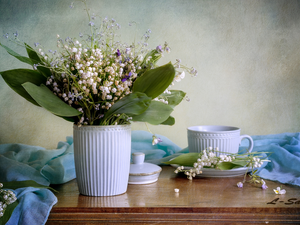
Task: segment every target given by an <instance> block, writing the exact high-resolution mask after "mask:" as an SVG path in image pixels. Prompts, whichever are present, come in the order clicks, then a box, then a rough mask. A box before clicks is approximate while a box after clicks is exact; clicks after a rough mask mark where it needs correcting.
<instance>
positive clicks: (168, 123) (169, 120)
mask: <svg viewBox="0 0 300 225" xmlns="http://www.w3.org/2000/svg"><path fill="white" fill-rule="evenodd" d="M161 124H162V125H170V126H172V125H174V124H175V118H174V117H173V116H169V118H168V119H166V120H165V121H164V122H162V123H161Z"/></svg>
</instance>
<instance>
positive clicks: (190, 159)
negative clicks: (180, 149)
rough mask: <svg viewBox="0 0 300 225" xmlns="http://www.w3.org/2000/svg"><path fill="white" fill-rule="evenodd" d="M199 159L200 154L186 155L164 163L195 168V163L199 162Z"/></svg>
mask: <svg viewBox="0 0 300 225" xmlns="http://www.w3.org/2000/svg"><path fill="white" fill-rule="evenodd" d="M198 157H199V153H186V154H182V155H180V156H177V157H176V158H174V159H172V160H170V161H168V162H164V163H165V164H177V165H180V166H194V163H195V162H197V159H198Z"/></svg>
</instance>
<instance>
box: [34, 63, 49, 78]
mask: <svg viewBox="0 0 300 225" xmlns="http://www.w3.org/2000/svg"><path fill="white" fill-rule="evenodd" d="M37 70H38V71H39V72H40V73H41V74H43V76H44V77H50V76H51V75H52V73H51V71H50V69H48V68H46V67H43V66H37Z"/></svg>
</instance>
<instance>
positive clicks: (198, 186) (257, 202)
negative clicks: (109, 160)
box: [47, 166, 300, 224]
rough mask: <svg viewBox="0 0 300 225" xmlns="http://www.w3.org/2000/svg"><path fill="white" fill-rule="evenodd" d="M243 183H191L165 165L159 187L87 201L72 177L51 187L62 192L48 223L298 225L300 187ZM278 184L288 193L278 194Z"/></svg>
mask: <svg viewBox="0 0 300 225" xmlns="http://www.w3.org/2000/svg"><path fill="white" fill-rule="evenodd" d="M242 180H243V176H237V177H230V178H205V177H197V178H194V179H193V180H192V181H190V180H188V179H187V178H186V176H184V175H183V174H175V173H174V168H172V167H170V166H163V170H162V172H161V174H160V177H159V179H158V181H157V182H155V183H152V184H144V185H133V184H130V185H128V189H127V192H126V193H124V194H122V195H118V196H112V197H88V196H83V195H80V194H79V192H78V188H77V183H76V179H74V180H72V181H70V182H68V183H66V184H63V185H56V186H53V187H54V188H55V189H56V190H58V191H59V193H57V194H56V196H57V198H58V203H57V204H56V205H55V206H54V207H53V209H52V210H51V213H50V215H49V218H48V222H47V224H95V223H104V224H111V223H119V224H134V223H139V224H153V223H155V224H160V223H163V224H174V223H176V224H177V223H184V224H193V223H195V224H196V223H197V224H199V223H203V224H207V223H219V224H220V223H221V224H241V223H248V224H249V223H264V224H284V223H294V224H300V187H298V186H293V185H285V184H280V183H277V182H272V181H268V180H266V182H267V186H268V187H269V188H268V189H266V190H262V189H261V188H259V187H255V186H253V185H251V184H249V183H246V184H244V187H243V188H238V187H237V186H236V184H237V182H239V181H242ZM278 186H281V187H282V188H283V189H285V190H286V194H285V195H276V194H275V193H274V191H273V189H275V188H277V187H278ZM175 188H178V189H179V193H175V191H174V189H175Z"/></svg>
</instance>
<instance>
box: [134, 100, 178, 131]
mask: <svg viewBox="0 0 300 225" xmlns="http://www.w3.org/2000/svg"><path fill="white" fill-rule="evenodd" d="M172 111H173V108H172V107H170V106H168V105H167V104H165V103H162V102H158V101H151V104H150V106H149V108H148V109H147V110H146V111H145V112H143V113H142V114H140V115H137V116H132V121H140V122H147V123H150V124H153V125H158V124H161V123H163V122H164V121H166V120H167V119H168V118H169V116H170V114H171V112H172Z"/></svg>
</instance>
